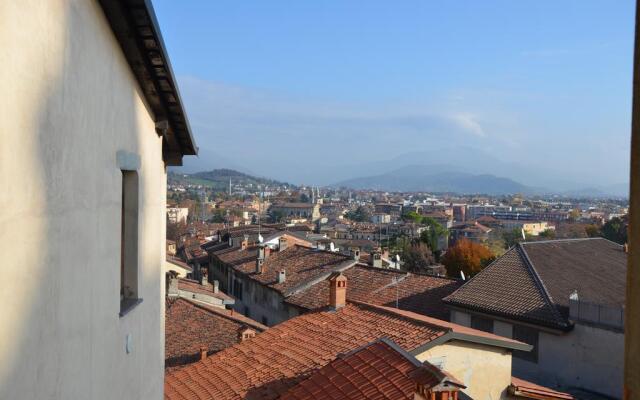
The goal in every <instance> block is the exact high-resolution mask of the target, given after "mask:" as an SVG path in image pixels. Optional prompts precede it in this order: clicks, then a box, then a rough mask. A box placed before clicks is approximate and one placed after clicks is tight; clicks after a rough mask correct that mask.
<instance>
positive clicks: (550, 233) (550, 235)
mask: <svg viewBox="0 0 640 400" xmlns="http://www.w3.org/2000/svg"><path fill="white" fill-rule="evenodd" d="M539 236H540V237H541V238H545V239H554V238H555V237H556V231H555V229H545V230H544V231H542V232H540V235H539Z"/></svg>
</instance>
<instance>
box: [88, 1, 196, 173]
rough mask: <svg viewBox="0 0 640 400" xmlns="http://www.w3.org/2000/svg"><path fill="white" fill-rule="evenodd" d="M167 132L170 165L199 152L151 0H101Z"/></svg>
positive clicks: (165, 142)
mask: <svg viewBox="0 0 640 400" xmlns="http://www.w3.org/2000/svg"><path fill="white" fill-rule="evenodd" d="M99 3H100V6H101V7H102V9H103V11H104V13H105V16H106V17H107V20H108V22H109V25H110V26H111V29H112V31H113V33H114V35H115V37H116V39H117V40H118V42H119V44H120V46H121V48H122V51H123V53H124V56H125V58H126V59H127V62H128V63H129V65H130V67H131V70H132V72H133V74H134V76H135V78H136V80H137V81H138V83H139V85H140V88H141V89H142V92H143V93H144V97H145V99H146V101H147V104H148V105H149V107H150V109H151V110H152V114H153V116H154V121H155V122H156V132H157V133H158V134H159V135H160V136H163V158H164V160H165V163H166V164H167V165H182V156H184V155H197V153H198V148H197V146H196V144H195V140H194V139H193V135H192V133H191V127H190V125H189V120H188V118H187V115H186V112H185V110H184V106H183V104H182V99H181V96H180V92H179V90H178V85H177V81H176V79H175V76H174V74H173V69H172V67H171V63H170V60H169V56H168V54H167V51H166V45H165V44H164V40H163V39H162V34H161V33H160V27H159V25H158V21H157V19H156V16H155V12H154V10H153V6H152V4H151V1H150V0H99Z"/></svg>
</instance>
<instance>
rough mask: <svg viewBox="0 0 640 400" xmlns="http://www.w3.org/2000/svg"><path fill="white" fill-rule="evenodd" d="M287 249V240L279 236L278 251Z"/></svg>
mask: <svg viewBox="0 0 640 400" xmlns="http://www.w3.org/2000/svg"><path fill="white" fill-rule="evenodd" d="M286 249H287V238H286V237H284V236H280V238H279V239H278V251H283V250H286Z"/></svg>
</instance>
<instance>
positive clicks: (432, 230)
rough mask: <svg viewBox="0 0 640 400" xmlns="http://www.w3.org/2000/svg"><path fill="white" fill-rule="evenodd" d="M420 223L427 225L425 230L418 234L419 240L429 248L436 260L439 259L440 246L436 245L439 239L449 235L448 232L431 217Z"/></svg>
mask: <svg viewBox="0 0 640 400" xmlns="http://www.w3.org/2000/svg"><path fill="white" fill-rule="evenodd" d="M421 222H422V223H423V224H425V225H427V229H426V230H424V231H422V233H420V240H421V241H422V242H424V243H425V244H426V245H427V246H429V249H430V250H431V251H432V252H433V253H434V254H435V256H436V259H439V258H440V246H439V244H438V243H439V242H440V239H441V238H446V237H447V236H448V235H449V231H448V230H447V229H446V228H445V227H444V226H442V225H440V224H439V223H438V222H437V221H436V220H435V219H433V218H431V217H424V218H422V221H421Z"/></svg>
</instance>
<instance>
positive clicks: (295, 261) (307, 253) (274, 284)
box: [233, 245, 353, 294]
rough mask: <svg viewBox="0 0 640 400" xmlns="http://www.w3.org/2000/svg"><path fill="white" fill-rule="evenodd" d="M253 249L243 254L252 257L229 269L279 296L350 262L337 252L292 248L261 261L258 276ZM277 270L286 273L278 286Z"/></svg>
mask: <svg viewBox="0 0 640 400" xmlns="http://www.w3.org/2000/svg"><path fill="white" fill-rule="evenodd" d="M255 249H256V250H253V249H251V250H250V249H247V250H245V252H246V253H250V254H254V255H253V257H252V258H251V259H247V260H246V261H245V262H244V263H242V264H237V265H234V267H233V268H234V269H235V270H236V271H239V272H241V273H243V274H245V275H247V276H249V278H250V279H253V280H256V281H258V282H260V283H261V284H263V285H266V286H269V287H271V288H272V289H274V290H276V291H278V292H280V293H283V294H284V293H288V292H290V291H291V290H294V289H296V288H297V287H298V286H299V285H301V284H305V283H308V282H310V281H313V280H314V279H319V278H321V277H323V276H325V275H327V274H329V273H331V272H332V271H333V270H334V269H336V268H343V267H345V265H347V264H349V263H352V262H353V261H352V260H351V258H350V257H347V256H344V255H341V254H338V253H332V252H329V251H322V250H316V249H313V248H310V247H305V246H299V245H293V246H290V247H288V248H286V249H285V250H283V251H277V252H272V253H271V255H270V256H269V257H268V258H267V259H266V260H265V261H264V264H263V272H262V273H260V274H258V273H256V272H255V270H256V258H257V247H256V248H255ZM240 252H242V251H239V253H240ZM281 270H284V271H286V280H285V281H284V282H283V283H278V281H277V279H278V272H279V271H281Z"/></svg>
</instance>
